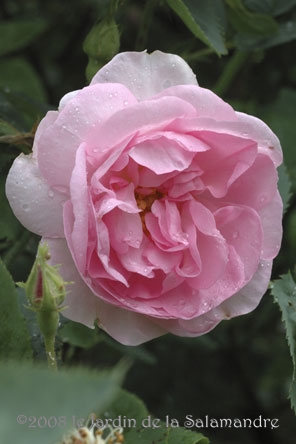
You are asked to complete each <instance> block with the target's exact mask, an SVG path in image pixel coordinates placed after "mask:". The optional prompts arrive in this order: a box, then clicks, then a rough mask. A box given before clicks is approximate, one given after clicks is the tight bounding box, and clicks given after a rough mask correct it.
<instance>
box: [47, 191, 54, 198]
mask: <svg viewBox="0 0 296 444" xmlns="http://www.w3.org/2000/svg"><path fill="white" fill-rule="evenodd" d="M53 196H54V192H53V191H52V190H49V192H48V197H50V198H51V199H52V198H53Z"/></svg>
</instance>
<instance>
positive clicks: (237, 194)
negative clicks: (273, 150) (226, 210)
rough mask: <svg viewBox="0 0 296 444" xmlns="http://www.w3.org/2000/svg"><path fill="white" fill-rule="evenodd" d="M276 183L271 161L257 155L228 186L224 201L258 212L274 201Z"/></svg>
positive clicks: (276, 178) (275, 173)
mask: <svg viewBox="0 0 296 444" xmlns="http://www.w3.org/2000/svg"><path fill="white" fill-rule="evenodd" d="M277 181H278V175H277V172H276V169H275V167H274V164H273V162H272V160H271V159H270V158H269V157H267V156H265V155H262V154H259V155H258V156H257V157H256V159H255V161H254V163H253V165H251V167H250V168H249V169H248V170H246V171H245V172H244V173H243V174H241V175H240V177H238V178H237V179H236V180H235V181H234V182H233V183H232V184H231V185H230V187H229V189H228V191H227V195H226V196H225V200H227V201H228V202H233V203H238V204H242V205H245V206H249V207H252V208H254V209H255V210H260V209H262V208H264V207H265V206H266V205H268V204H269V203H270V202H271V201H272V200H273V199H274V196H275V193H276V190H277Z"/></svg>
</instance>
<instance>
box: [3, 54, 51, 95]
mask: <svg viewBox="0 0 296 444" xmlns="http://www.w3.org/2000/svg"><path fill="white" fill-rule="evenodd" d="M0 88H1V89H4V90H5V91H13V92H19V93H24V94H26V95H27V96H30V97H34V98H35V100H38V101H40V102H46V100H47V98H46V93H45V90H44V88H43V86H42V83H41V81H40V78H39V76H38V75H37V73H36V72H35V70H34V69H33V68H32V66H31V65H30V63H28V62H27V61H26V60H25V59H24V58H21V57H14V58H7V59H2V60H1V70H0Z"/></svg>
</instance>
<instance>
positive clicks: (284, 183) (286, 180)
mask: <svg viewBox="0 0 296 444" xmlns="http://www.w3.org/2000/svg"><path fill="white" fill-rule="evenodd" d="M278 173H279V182H278V187H279V192H280V195H281V197H282V199H283V204H284V213H285V212H286V211H287V209H288V207H289V200H290V197H291V195H292V193H291V181H290V177H289V175H288V173H287V168H286V165H285V164H282V165H281V166H280V167H279V168H278Z"/></svg>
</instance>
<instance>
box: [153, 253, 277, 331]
mask: <svg viewBox="0 0 296 444" xmlns="http://www.w3.org/2000/svg"><path fill="white" fill-rule="evenodd" d="M271 267H272V263H271V262H267V261H262V262H261V263H260V265H259V267H258V270H257V272H256V273H255V275H254V277H253V279H252V280H251V281H250V282H249V283H248V284H247V285H246V286H245V287H244V288H242V289H241V290H240V291H239V292H238V293H236V294H234V295H233V296H232V297H231V298H229V299H228V300H227V301H224V302H222V304H221V305H219V306H218V307H215V308H213V309H212V310H210V311H208V312H207V313H204V314H203V315H201V316H197V317H196V318H194V319H188V320H186V319H174V320H173V319H164V320H158V321H157V323H158V324H159V325H160V326H162V327H163V328H166V329H167V330H168V331H169V332H171V333H173V334H175V335H177V336H187V337H195V336H200V335H203V334H205V333H208V332H209V331H210V330H212V329H213V328H214V327H216V325H217V324H219V322H221V321H222V320H224V319H230V318H232V317H235V316H240V315H243V314H246V313H249V312H251V311H252V310H254V309H255V308H256V307H257V305H258V304H259V302H260V300H261V298H262V296H263V295H264V293H265V291H266V290H267V287H268V283H269V279H270V274H271Z"/></svg>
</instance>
